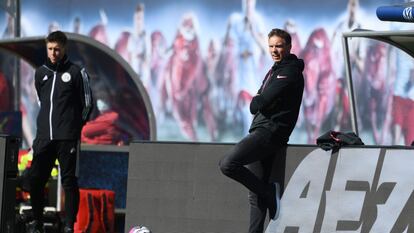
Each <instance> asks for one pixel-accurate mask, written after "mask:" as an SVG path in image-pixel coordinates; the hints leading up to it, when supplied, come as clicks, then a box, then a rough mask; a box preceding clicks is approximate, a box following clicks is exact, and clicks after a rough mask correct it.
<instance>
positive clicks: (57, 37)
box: [46, 31, 68, 47]
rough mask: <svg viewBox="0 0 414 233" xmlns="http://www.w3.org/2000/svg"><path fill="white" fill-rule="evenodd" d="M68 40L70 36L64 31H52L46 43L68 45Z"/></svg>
mask: <svg viewBox="0 0 414 233" xmlns="http://www.w3.org/2000/svg"><path fill="white" fill-rule="evenodd" d="M67 41H68V38H67V37H66V35H65V33H63V32H62V31H54V32H51V33H50V34H49V35H48V36H47V37H46V43H50V42H55V43H58V44H61V45H62V46H63V47H66V42H67Z"/></svg>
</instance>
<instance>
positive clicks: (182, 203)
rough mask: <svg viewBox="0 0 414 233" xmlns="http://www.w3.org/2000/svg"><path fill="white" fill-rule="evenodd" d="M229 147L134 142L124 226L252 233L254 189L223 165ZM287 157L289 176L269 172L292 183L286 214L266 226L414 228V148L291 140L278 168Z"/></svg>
mask: <svg viewBox="0 0 414 233" xmlns="http://www.w3.org/2000/svg"><path fill="white" fill-rule="evenodd" d="M231 146H233V145H231V144H200V143H167V142H157V143H156V142H134V143H132V144H131V145H130V154H129V170H128V186H127V209H126V223H125V229H126V230H128V229H130V228H131V227H132V226H134V225H145V226H147V227H148V228H150V229H151V230H152V231H153V232H169V233H174V232H177V233H178V232H180V233H183V232H186V233H196V232H217V233H236V232H246V231H247V225H248V201H247V194H248V191H247V190H246V189H245V188H244V187H242V186H241V185H239V184H238V183H236V182H234V181H232V180H230V179H228V178H226V177H225V176H223V175H222V174H221V173H220V170H219V168H218V161H219V159H220V158H221V157H222V156H223V155H224V154H225V153H226V152H227V151H228V150H229V149H230V148H231ZM275 153H276V152H275ZM277 153H278V154H282V155H283V151H279V152H277ZM281 157H284V156H281ZM281 163H282V164H284V165H285V170H284V172H283V174H277V172H276V171H275V172H274V173H273V174H272V175H271V180H272V181H275V180H278V181H280V180H281V179H283V180H284V183H285V184H287V185H285V190H284V194H283V198H282V206H281V208H282V209H281V215H280V217H279V219H278V220H277V221H274V222H271V223H270V224H269V227H268V229H267V231H266V232H268V233H273V232H278V233H280V232H284V233H287V232H304V233H307V232H323V233H325V232H327V233H331V232H375V233H382V232H384V233H385V232H413V230H414V228H413V227H414V224H413V223H414V195H413V189H414V179H413V177H414V170H413V169H412V168H413V167H414V150H412V148H410V147H382V148H379V147H367V146H364V147H353V148H343V149H341V150H340V151H339V152H337V153H334V154H331V152H330V151H328V152H326V151H323V150H321V149H319V148H317V147H315V146H296V145H291V146H289V147H288V148H287V150H286V160H285V161H284V160H283V159H280V158H279V160H277V161H275V164H274V166H275V167H278V166H279V169H277V170H279V171H280V170H281V169H280V164H281ZM282 167H283V166H282Z"/></svg>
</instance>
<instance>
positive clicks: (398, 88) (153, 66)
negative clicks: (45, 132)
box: [0, 0, 414, 147]
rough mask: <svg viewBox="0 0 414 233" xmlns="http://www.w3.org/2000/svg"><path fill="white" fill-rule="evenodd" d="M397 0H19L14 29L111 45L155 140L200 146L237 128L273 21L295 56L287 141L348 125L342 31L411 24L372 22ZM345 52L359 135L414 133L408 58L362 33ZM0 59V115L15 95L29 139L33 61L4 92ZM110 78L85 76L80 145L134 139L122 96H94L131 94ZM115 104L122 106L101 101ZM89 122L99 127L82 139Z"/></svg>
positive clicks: (375, 140)
mask: <svg viewBox="0 0 414 233" xmlns="http://www.w3.org/2000/svg"><path fill="white" fill-rule="evenodd" d="M403 2H404V1H403V0H401V1H396V0H394V1H385V0H383V1H375V0H370V1H360V0H347V1H342V0H334V1H324V0H317V1H311V2H303V1H283V0H277V1H274V0H232V1H218V0H213V1H190V0H178V1H174V2H171V1H166V0H155V1H149V0H142V1H139V0H134V1H130V0H119V1H117V3H116V4H114V2H112V1H102V0H90V1H79V0H72V1H54V0H40V1H21V16H22V18H21V27H20V28H21V36H22V37H23V36H24V37H26V36H44V35H47V34H48V33H49V32H52V31H55V30H62V31H65V32H70V33H77V34H81V35H85V36H89V37H91V38H93V39H94V40H96V41H98V42H99V43H101V44H103V45H105V46H107V47H109V48H111V49H113V50H114V51H116V52H117V53H118V54H119V55H120V56H121V57H122V58H123V59H124V60H125V61H126V62H127V63H128V64H129V65H130V66H131V68H132V69H133V70H134V71H135V72H136V73H137V75H138V77H139V80H140V82H141V84H142V85H143V86H144V87H145V90H146V92H147V94H148V96H149V99H150V102H151V106H152V109H153V112H154V114H155V122H156V131H157V133H156V135H157V140H165V141H200V142H236V141H238V140H240V139H241V138H242V137H243V136H244V135H246V134H247V131H248V129H249V126H250V125H249V124H250V122H251V121H252V115H251V113H250V112H249V104H250V101H251V99H252V98H253V96H255V95H256V91H257V90H258V88H259V87H260V85H261V81H262V77H264V75H265V73H266V71H267V70H266V69H267V68H268V67H270V66H271V64H272V60H271V59H270V58H269V57H268V56H267V50H268V48H267V32H269V31H270V30H271V29H272V28H283V29H284V30H286V31H287V32H289V33H290V34H291V36H292V49H291V52H292V53H294V54H296V55H297V56H298V57H299V58H301V59H303V60H304V62H305V70H304V78H305V90H304V95H303V102H302V106H301V109H300V114H299V120H298V123H297V125H296V129H295V130H294V131H293V134H292V136H291V137H290V141H289V143H297V144H315V143H316V138H318V137H319V136H320V135H322V134H323V133H324V132H326V131H328V130H336V131H351V130H353V129H352V124H351V107H350V102H349V94H348V90H347V79H346V72H345V62H344V54H343V48H342V33H344V32H350V31H352V30H358V29H369V30H405V29H413V28H414V26H411V25H410V24H401V23H399V24H398V23H390V22H380V21H379V20H378V19H377V18H376V16H375V9H376V7H378V5H379V4H390V3H396V4H399V3H403ZM0 13H2V14H3V17H1V18H0V30H2V38H3V39H6V38H13V37H14V31H13V27H14V26H13V17H11V16H10V15H9V14H8V13H7V12H6V11H3V12H0ZM31 25H37V26H36V27H33V26H31ZM349 54H350V64H351V72H352V78H353V86H354V93H355V99H356V103H357V105H356V107H357V116H356V118H357V120H358V131H359V134H360V137H361V138H362V139H363V140H364V142H365V143H366V144H371V145H409V144H410V143H411V141H409V140H412V139H413V137H414V127H413V126H414V125H413V124H412V123H410V122H412V121H410V120H407V119H412V117H413V115H414V85H413V83H414V72H413V69H414V64H413V58H412V57H410V56H408V55H407V54H405V53H404V52H402V51H400V50H398V49H397V48H394V47H392V46H390V45H388V44H385V43H382V42H379V41H375V40H369V39H362V38H354V39H352V40H351V41H350V43H349ZM0 57H1V58H2V59H1V62H0V96H1V98H0V112H7V111H12V109H13V104H12V103H13V99H14V98H20V107H19V108H20V109H19V110H20V111H21V114H22V116H21V121H22V125H23V129H22V130H23V137H24V141H25V142H26V144H27V146H28V147H30V146H31V142H32V141H33V139H34V135H35V133H34V132H36V129H35V127H36V126H34V125H33V124H29V123H30V122H35V117H36V116H37V113H38V111H39V107H38V105H37V104H36V102H37V97H36V92H35V90H34V85H33V80H32V77H33V74H34V69H33V67H31V66H30V65H29V64H27V63H25V62H23V61H21V62H20V64H21V65H20V77H21V81H20V96H15V93H14V92H13V91H12V77H11V75H10V74H12V71H11V70H9V67H10V66H9V63H10V62H12V61H10V59H8V55H7V54H5V53H4V52H2V51H0ZM94 59H97V60H98V61H99V59H100V58H99V57H96V58H94ZM91 78H92V79H93V77H91ZM110 78H111V79H110V80H109V81H108V80H106V81H104V80H100V79H99V77H97V78H96V79H95V80H93V82H91V84H92V89H93V93H98V96H95V98H94V100H95V102H96V104H95V106H96V108H95V110H94V111H95V112H94V113H93V114H92V119H91V122H90V123H89V124H90V125H86V126H85V127H84V129H83V132H82V138H81V139H82V142H84V143H89V144H115V145H126V144H128V143H129V142H130V141H131V140H132V139H134V138H136V135H135V134H134V132H131V129H133V128H136V127H138V128H139V127H140V124H139V123H134V124H133V123H131V122H140V119H129V118H131V117H129V118H128V117H126V116H127V115H128V111H136V109H135V110H134V107H135V106H134V105H133V101H131V102H127V103H123V104H121V105H120V103H115V102H116V101H119V99H116V98H112V97H111V96H108V95H106V94H105V93H111V92H112V93H116V95H120V96H122V95H131V93H128V91H124V89H122V88H125V85H126V84H124V85H121V84H120V83H119V80H117V78H116V77H110ZM117 82H118V83H117ZM116 83H117V84H116ZM115 84H116V85H115ZM127 84H128V85H133V83H127ZM117 105H120V106H123V108H120V107H118V108H113V106H117ZM0 127H3V125H2V122H0ZM100 128H105V129H107V130H106V131H107V132H106V133H108V135H103V136H102V137H100V138H98V139H96V138H91V137H90V136H89V135H90V132H95V131H96V129H100ZM108 129H110V130H108ZM94 130H95V131H94ZM108 131H110V132H108Z"/></svg>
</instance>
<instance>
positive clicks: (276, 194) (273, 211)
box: [268, 183, 280, 220]
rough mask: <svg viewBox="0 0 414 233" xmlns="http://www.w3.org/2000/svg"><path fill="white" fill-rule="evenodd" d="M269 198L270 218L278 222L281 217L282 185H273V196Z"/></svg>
mask: <svg viewBox="0 0 414 233" xmlns="http://www.w3.org/2000/svg"><path fill="white" fill-rule="evenodd" d="M268 198H269V202H268V205H269V207H268V208H269V217H270V218H271V219H272V220H276V219H277V218H278V217H279V213H280V184H279V183H273V188H272V192H271V195H270V196H269V197H268Z"/></svg>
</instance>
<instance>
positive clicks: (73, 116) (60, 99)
mask: <svg viewBox="0 0 414 233" xmlns="http://www.w3.org/2000/svg"><path fill="white" fill-rule="evenodd" d="M35 87H36V91H37V95H38V98H39V102H40V111H39V115H38V116H37V135H36V137H37V138H39V139H50V140H54V139H56V140H76V139H79V138H80V133H81V130H82V126H83V125H84V124H85V122H86V121H87V119H88V116H89V113H90V110H91V108H92V92H91V89H90V86H89V78H88V75H87V73H86V71H85V69H84V68H80V67H79V66H77V65H75V64H73V63H72V62H70V61H69V59H68V58H67V57H66V56H65V57H64V58H63V59H62V60H61V61H60V62H58V63H57V64H52V63H51V62H50V60H49V59H48V60H47V61H46V63H45V64H44V65H43V66H41V67H39V68H38V69H36V73H35Z"/></svg>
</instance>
